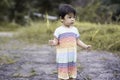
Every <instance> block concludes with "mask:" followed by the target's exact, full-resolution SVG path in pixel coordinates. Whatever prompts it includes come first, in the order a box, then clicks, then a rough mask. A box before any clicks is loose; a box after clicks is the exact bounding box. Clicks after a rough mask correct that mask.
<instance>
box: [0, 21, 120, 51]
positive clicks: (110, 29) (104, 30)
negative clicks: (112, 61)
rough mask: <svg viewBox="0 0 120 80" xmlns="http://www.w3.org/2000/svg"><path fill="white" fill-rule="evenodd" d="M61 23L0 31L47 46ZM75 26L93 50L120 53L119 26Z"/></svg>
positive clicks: (14, 26)
mask: <svg viewBox="0 0 120 80" xmlns="http://www.w3.org/2000/svg"><path fill="white" fill-rule="evenodd" d="M60 25H61V23H60V22H58V21H56V22H49V21H47V22H45V21H39V22H33V23H31V25H27V26H23V27H21V26H19V25H16V24H13V23H10V24H4V25H2V26H5V27H2V26H0V31H16V32H17V34H16V35H15V37H16V38H17V39H19V40H23V41H26V42H29V43H37V44H48V40H49V39H53V33H54V30H55V29H56V28H57V27H58V26H60ZM75 26H76V27H77V28H78V30H79V32H80V39H81V40H82V41H83V42H85V43H87V44H91V45H92V46H93V49H95V50H108V51H120V25H117V24H95V23H89V22H76V24H75Z"/></svg>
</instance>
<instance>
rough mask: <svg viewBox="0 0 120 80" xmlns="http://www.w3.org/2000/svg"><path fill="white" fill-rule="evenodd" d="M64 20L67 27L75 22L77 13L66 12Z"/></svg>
mask: <svg viewBox="0 0 120 80" xmlns="http://www.w3.org/2000/svg"><path fill="white" fill-rule="evenodd" d="M62 22H63V24H64V25H65V26H67V27H70V26H72V25H73V24H74V22H75V15H74V14H73V13H69V14H66V15H65V17H64V19H62Z"/></svg>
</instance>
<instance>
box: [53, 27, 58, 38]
mask: <svg viewBox="0 0 120 80" xmlns="http://www.w3.org/2000/svg"><path fill="white" fill-rule="evenodd" d="M53 35H54V36H55V37H56V38H58V36H59V30H58V29H56V30H55V32H54V34H53Z"/></svg>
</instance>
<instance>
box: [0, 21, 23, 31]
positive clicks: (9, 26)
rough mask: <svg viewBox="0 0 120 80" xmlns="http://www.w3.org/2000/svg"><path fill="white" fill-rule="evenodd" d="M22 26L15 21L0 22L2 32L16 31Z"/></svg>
mask: <svg viewBox="0 0 120 80" xmlns="http://www.w3.org/2000/svg"><path fill="white" fill-rule="evenodd" d="M20 27H21V26H20V25H18V24H15V23H8V22H0V32H5V31H7V32H10V31H15V30H17V29H18V28H20Z"/></svg>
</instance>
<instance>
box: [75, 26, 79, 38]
mask: <svg viewBox="0 0 120 80" xmlns="http://www.w3.org/2000/svg"><path fill="white" fill-rule="evenodd" d="M76 34H77V38H79V37H80V33H79V31H78V29H77V28H76Z"/></svg>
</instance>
